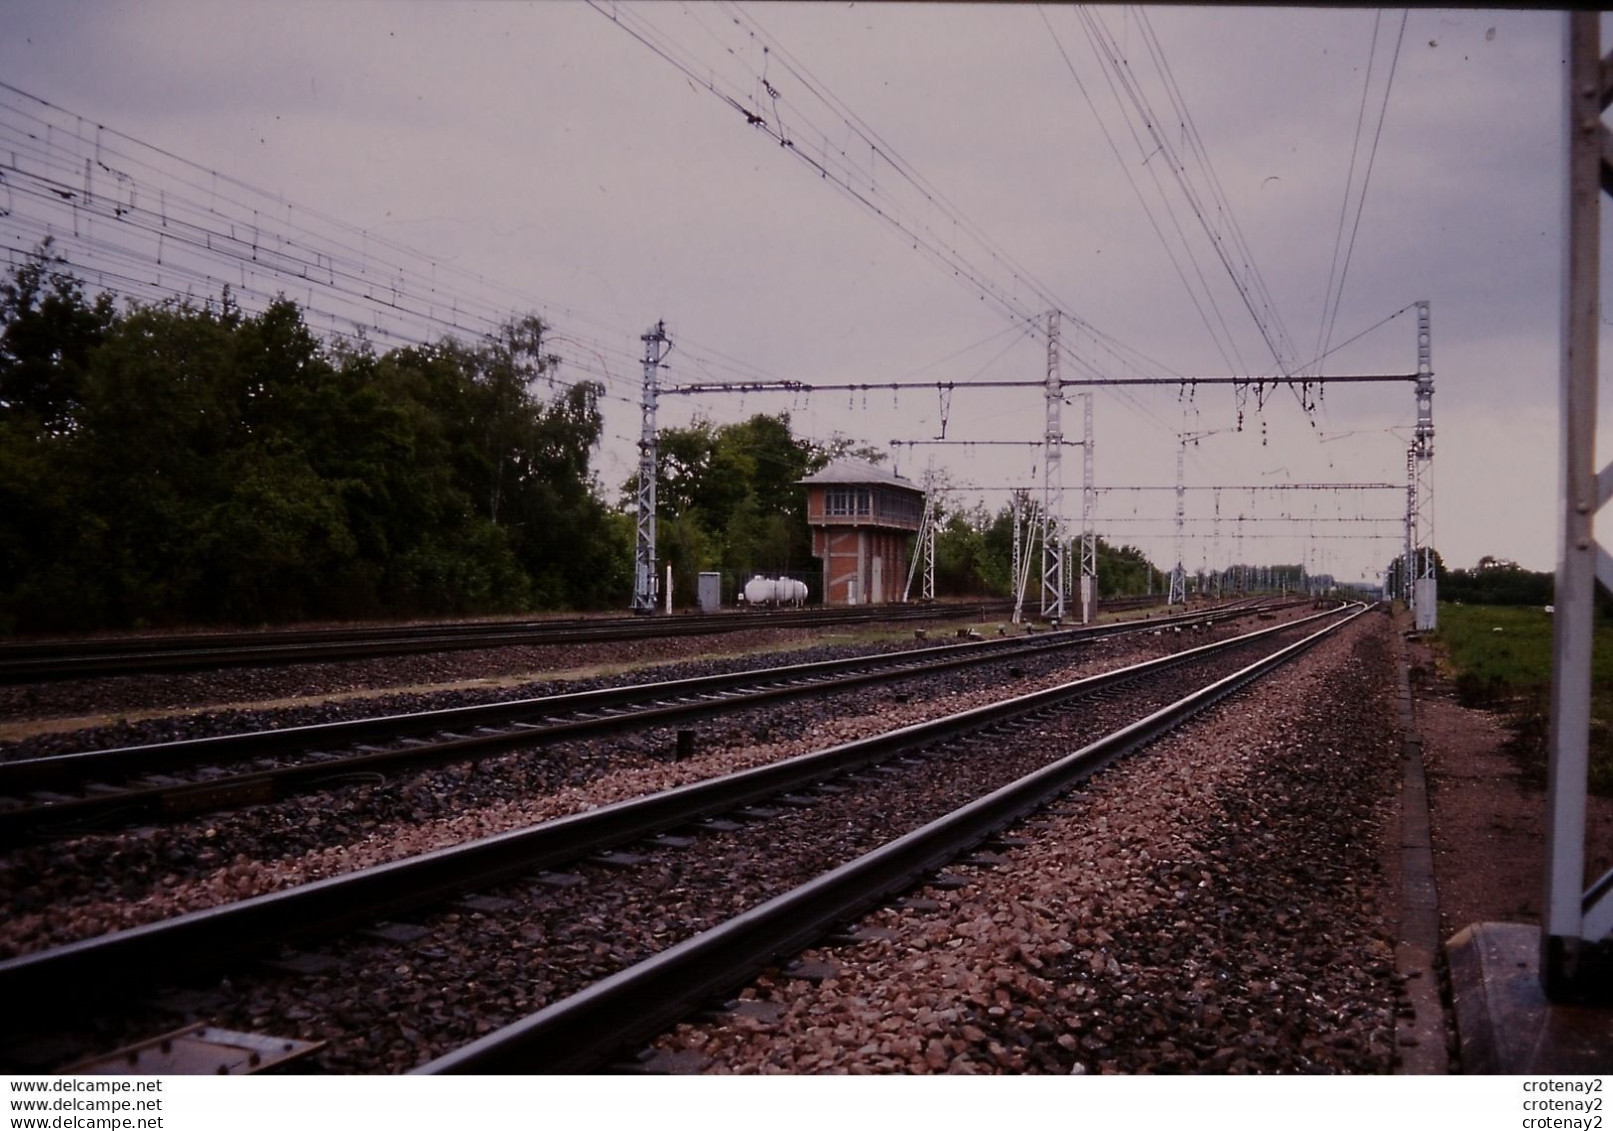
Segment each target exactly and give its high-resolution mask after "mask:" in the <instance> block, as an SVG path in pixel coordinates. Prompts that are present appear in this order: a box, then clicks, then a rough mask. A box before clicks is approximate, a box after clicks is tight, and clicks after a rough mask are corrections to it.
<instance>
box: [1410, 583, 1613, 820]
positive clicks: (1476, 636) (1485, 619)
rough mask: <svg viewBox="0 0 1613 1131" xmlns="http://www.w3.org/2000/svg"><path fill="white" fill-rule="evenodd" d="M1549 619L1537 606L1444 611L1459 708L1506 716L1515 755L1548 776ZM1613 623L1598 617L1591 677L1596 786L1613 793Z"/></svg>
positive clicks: (1443, 630)
mask: <svg viewBox="0 0 1613 1131" xmlns="http://www.w3.org/2000/svg"><path fill="white" fill-rule="evenodd" d="M1551 635H1552V618H1551V615H1550V614H1548V613H1546V612H1545V611H1544V610H1542V609H1540V608H1538V607H1534V606H1531V607H1527V608H1519V607H1514V606H1504V605H1451V604H1446V603H1443V602H1442V603H1441V604H1440V606H1439V631H1438V633H1437V634H1436V639H1437V640H1438V642H1439V644H1440V645H1441V647H1442V649H1443V651H1444V653H1445V656H1446V661H1447V663H1448V664H1449V671H1450V675H1451V678H1452V680H1453V682H1454V683H1455V685H1456V692H1457V696H1458V697H1459V698H1460V699H1461V701H1462V703H1463V704H1465V705H1467V706H1473V707H1486V708H1490V709H1493V710H1500V711H1504V712H1505V713H1506V714H1507V715H1508V716H1509V719H1510V721H1511V724H1512V728H1513V731H1514V734H1515V736H1516V738H1515V740H1514V742H1513V751H1514V753H1515V754H1516V755H1517V756H1518V757H1519V758H1520V759H1521V760H1522V762H1523V765H1524V767H1525V769H1527V770H1528V771H1529V773H1530V775H1531V776H1532V777H1535V778H1536V780H1538V781H1540V782H1542V783H1543V782H1544V781H1545V778H1546V737H1547V730H1548V724H1549V719H1550V711H1551V705H1550V703H1551V700H1550V693H1551ZM1610 722H1613V624H1610V623H1609V622H1607V621H1606V620H1600V621H1598V623H1597V629H1596V648H1595V656H1594V661H1593V667H1592V678H1591V789H1592V790H1593V791H1594V792H1597V793H1606V794H1613V735H1610V732H1609V724H1610Z"/></svg>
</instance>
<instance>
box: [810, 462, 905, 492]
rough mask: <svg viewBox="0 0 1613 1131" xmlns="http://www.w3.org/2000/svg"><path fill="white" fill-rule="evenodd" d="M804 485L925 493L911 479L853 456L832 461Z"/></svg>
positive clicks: (811, 476)
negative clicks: (856, 486)
mask: <svg viewBox="0 0 1613 1131" xmlns="http://www.w3.org/2000/svg"><path fill="white" fill-rule="evenodd" d="M801 482H802V483H855V484H857V485H859V486H878V487H900V488H901V489H903V490H904V491H916V492H919V493H923V490H924V489H923V488H922V487H920V486H919V485H918V484H916V483H914V482H913V481H912V480H911V479H903V478H902V477H901V476H900V475H897V474H896V473H895V472H893V471H887V470H886V469H885V468H883V467H880V466H879V465H878V464H877V463H870V462H869V461H868V460H865V459H857V458H855V457H853V456H842V457H841V458H839V459H836V460H831V461H830V462H829V465H828V466H827V467H825V468H824V469H823V470H822V471H820V472H818V473H817V474H816V475H809V476H807V477H806V478H805V479H803V480H801Z"/></svg>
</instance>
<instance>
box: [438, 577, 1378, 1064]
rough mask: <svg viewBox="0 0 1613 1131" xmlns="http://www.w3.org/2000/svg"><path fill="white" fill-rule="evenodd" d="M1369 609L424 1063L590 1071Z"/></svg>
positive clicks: (896, 891)
mask: <svg viewBox="0 0 1613 1131" xmlns="http://www.w3.org/2000/svg"><path fill="white" fill-rule="evenodd" d="M1365 611H1366V610H1365V608H1363V609H1361V610H1360V611H1359V612H1357V613H1355V614H1353V615H1352V616H1350V617H1349V618H1347V619H1345V620H1342V621H1339V622H1336V623H1335V624H1332V625H1330V626H1328V627H1327V628H1324V629H1322V630H1320V631H1318V632H1316V633H1314V634H1312V635H1310V636H1308V637H1306V638H1305V639H1303V640H1300V641H1298V642H1296V643H1294V644H1291V645H1289V646H1287V647H1285V648H1283V649H1281V650H1279V651H1277V652H1274V653H1272V654H1271V655H1269V656H1266V657H1264V658H1263V659H1261V660H1258V661H1256V662H1255V663H1253V664H1250V665H1249V666H1247V667H1245V668H1243V669H1242V670H1241V671H1238V672H1235V673H1234V674H1232V675H1230V676H1227V677H1225V678H1224V679H1221V680H1218V681H1216V682H1215V683H1213V684H1211V685H1209V686H1208V687H1205V688H1202V689H1200V690H1199V691H1195V692H1193V693H1192V694H1190V695H1187V696H1185V697H1183V698H1182V699H1180V700H1178V701H1177V702H1175V703H1173V704H1171V705H1169V706H1167V707H1164V708H1162V709H1160V710H1158V711H1156V712H1154V713H1153V714H1151V715H1149V716H1148V717H1146V718H1144V719H1141V720H1139V721H1137V722H1135V723H1132V724H1131V725H1129V726H1126V727H1123V728H1121V729H1120V730H1117V731H1115V732H1114V733H1112V734H1110V735H1108V736H1107V737H1105V738H1102V739H1099V740H1098V741H1096V742H1093V743H1089V744H1088V745H1086V746H1084V747H1082V748H1081V749H1080V750H1077V751H1075V752H1074V753H1073V754H1069V755H1066V756H1065V757H1064V758H1061V759H1060V760H1059V761H1057V762H1054V763H1051V764H1050V765H1047V766H1044V767H1043V768H1042V769H1039V770H1036V771H1034V772H1033V773H1030V774H1028V775H1026V776H1025V777H1023V778H1021V779H1019V780H1018V781H1016V782H1012V783H1010V784H1009V785H1006V786H1004V787H1002V788H1000V789H998V790H996V791H994V792H992V793H990V794H987V795H986V796H984V797H982V798H979V799H978V800H976V801H973V802H970V803H969V804H967V805H964V806H963V807H961V808H959V809H957V810H955V811H953V812H952V813H950V814H948V815H947V816H945V817H942V818H939V819H937V820H935V821H932V822H931V823H930V824H928V825H925V826H924V827H922V828H919V829H916V830H914V831H913V832H910V833H908V834H906V835H904V836H901V837H898V838H897V839H896V840H893V841H891V842H890V843H889V844H886V845H884V846H882V847H880V848H878V849H875V850H873V851H872V852H869V853H866V854H865V855H863V856H860V857H858V858H857V859H856V860H853V861H850V862H849V863H846V864H844V865H842V866H840V867H838V868H835V869H834V870H832V871H830V872H827V873H825V874H824V875H822V876H820V877H818V878H817V879H815V880H811V881H809V882H807V883H805V884H803V885H801V886H800V887H797V888H795V889H794V890H792V891H789V892H786V893H785V894H783V895H780V896H777V897H775V898H773V899H771V900H768V901H767V902H766V903H763V904H760V905H758V906H756V907H754V908H752V909H750V910H748V911H745V912H743V913H741V914H740V915H737V916H735V917H734V918H733V919H731V920H729V921H728V922H726V923H724V924H722V925H720V926H717V927H714V928H711V929H710V930H707V931H705V932H703V933H701V934H699V935H696V936H694V937H693V938H690V939H686V940H685V941H683V942H681V943H678V944H676V945H674V946H672V947H670V948H668V949H667V950H665V951H662V952H661V953H659V954H657V955H655V956H654V957H652V958H648V959H646V960H644V961H643V962H640V963H637V964H636V965H634V966H630V967H628V968H627V969H625V970H622V971H619V972H618V973H616V974H614V975H611V976H610V977H607V978H605V979H603V980H601V981H599V982H596V983H595V984H594V985H592V986H590V987H588V988H587V989H585V990H583V991H581V992H580V993H578V994H575V995H573V996H571V997H569V998H566V999H564V1000H562V1001H559V1002H555V1003H554V1004H552V1005H550V1006H548V1007H546V1008H544V1009H542V1010H539V1011H538V1012H537V1013H534V1014H532V1015H530V1016H528V1017H526V1018H524V1019H522V1020H520V1021H517V1022H515V1023H513V1024H511V1025H507V1026H505V1027H504V1028H502V1029H499V1030H497V1031H495V1032H493V1033H489V1034H488V1035H487V1036H485V1037H482V1038H480V1039H478V1040H476V1041H473V1042H472V1043H470V1044H468V1045H465V1046H464V1047H462V1048H459V1049H456V1050H455V1051H453V1052H451V1053H448V1054H446V1055H444V1056H441V1057H438V1058H437V1059H436V1060H434V1061H431V1062H430V1063H429V1064H426V1065H423V1066H422V1067H420V1068H419V1069H416V1072H417V1073H420V1074H426V1075H437V1074H448V1073H468V1072H476V1073H494V1072H545V1073H547V1072H583V1071H588V1070H591V1069H595V1068H598V1067H600V1066H601V1065H602V1064H604V1063H606V1062H607V1061H608V1060H609V1058H610V1057H611V1056H613V1055H615V1054H616V1053H618V1052H619V1051H620V1050H622V1049H624V1048H627V1047H629V1046H631V1045H632V1044H633V1043H634V1042H637V1041H642V1040H645V1039H647V1038H649V1037H651V1036H653V1035H654V1034H656V1033H658V1032H660V1031H661V1030H662V1029H664V1028H665V1027H666V1026H667V1025H669V1024H672V1023H673V1022H675V1021H677V1020H678V1019H679V1018H681V1017H684V1016H686V1015H687V1014H689V1013H690V1012H692V1011H693V1010H695V1009H696V1008H698V1007H699V1006H701V1005H702V1004H704V1003H706V1002H709V1001H711V1000H712V999H713V998H715V997H716V996H717V995H718V994H721V993H723V992H725V991H728V990H730V989H732V988H733V987H735V986H736V985H740V984H742V983H743V982H744V981H746V980H747V979H749V978H750V977H752V976H754V975H755V974H756V973H757V972H759V971H760V970H762V969H763V968H765V967H766V966H767V965H768V964H769V963H771V962H774V961H775V960H777V959H779V958H780V957H782V956H785V955H788V954H791V953H794V952H795V951H797V950H799V949H801V948H802V947H804V946H806V945H808V944H810V943H811V942H813V941H815V940H816V939H818V938H820V937H822V936H823V935H824V934H826V933H828V932H829V931H830V930H831V929H833V928H835V927H836V926H838V925H839V924H842V923H844V922H846V921H848V920H849V919H851V918H853V917H854V916H856V915H858V914H860V913H862V912H863V911H866V910H867V909H868V908H870V907H873V906H875V905H877V904H879V903H881V902H883V901H884V900H886V899H889V898H890V897H892V896H894V895H898V894H900V893H901V892H904V891H907V890H908V889H910V888H911V887H913V886H914V885H915V884H916V883H918V882H919V881H920V880H921V879H922V878H923V877H924V876H926V875H928V874H930V873H932V872H933V871H935V870H936V869H937V868H939V867H940V866H942V865H943V864H945V863H946V862H948V861H949V860H952V859H954V858H955V857H957V856H958V855H960V854H961V853H963V852H966V851H968V850H969V849H971V848H974V847H975V846H976V845H978V844H980V843H981V842H982V841H984V840H986V839H987V838H988V837H990V836H992V835H994V834H996V833H998V832H1000V831H1001V830H1002V829H1004V828H1006V827H1007V826H1009V825H1011V824H1013V823H1014V822H1015V821H1018V820H1020V819H1022V818H1023V817H1025V816H1027V815H1029V814H1030V813H1032V812H1034V811H1035V810H1037V809H1038V808H1040V807H1042V806H1043V805H1045V804H1047V803H1048V802H1049V801H1051V800H1053V799H1055V798H1057V797H1059V796H1061V795H1062V794H1064V793H1065V792H1066V791H1068V790H1069V789H1070V788H1071V787H1072V786H1074V785H1076V784H1077V783H1079V782H1080V781H1082V780H1084V779H1085V778H1087V777H1089V776H1091V775H1092V774H1093V773H1095V772H1096V771H1097V770H1099V769H1101V768H1102V767H1103V766H1105V765H1108V764H1109V763H1110V762H1113V761H1114V760H1115V759H1117V758H1119V757H1122V756H1123V755H1125V754H1128V753H1130V752H1131V751H1133V750H1136V749H1137V748H1139V747H1141V746H1144V745H1146V744H1148V743H1150V742H1153V741H1154V740H1155V739H1157V738H1158V737H1160V736H1161V735H1163V734H1164V733H1166V732H1167V731H1169V730H1171V729H1173V728H1175V727H1178V726H1180V725H1181V724H1182V723H1183V722H1184V721H1185V720H1187V719H1188V718H1190V717H1192V716H1193V715H1195V714H1197V713H1199V712H1200V711H1202V710H1204V709H1205V708H1207V707H1209V706H1210V705H1212V704H1214V703H1216V702H1218V701H1220V700H1221V699H1223V698H1225V697H1226V696H1228V695H1231V694H1232V693H1234V692H1235V691H1237V690H1239V689H1241V688H1242V687H1244V686H1246V685H1247V684H1249V683H1250V682H1252V681H1254V680H1255V679H1258V678H1260V677H1261V676H1262V675H1265V674H1266V673H1268V672H1270V671H1271V670H1273V669H1274V668H1276V667H1278V666H1279V665H1281V664H1283V663H1286V662H1287V661H1288V660H1290V659H1293V658H1294V657H1295V656H1297V655H1299V654H1300V653H1301V652H1303V651H1305V650H1306V649H1308V648H1310V647H1311V646H1313V645H1314V644H1316V643H1317V642H1318V641H1319V640H1321V639H1322V638H1323V637H1325V636H1327V635H1328V634H1329V633H1331V632H1334V631H1336V630H1337V629H1339V628H1341V627H1342V626H1343V625H1345V624H1348V623H1350V621H1353V620H1354V619H1355V618H1356V617H1357V616H1360V615H1361V612H1365Z"/></svg>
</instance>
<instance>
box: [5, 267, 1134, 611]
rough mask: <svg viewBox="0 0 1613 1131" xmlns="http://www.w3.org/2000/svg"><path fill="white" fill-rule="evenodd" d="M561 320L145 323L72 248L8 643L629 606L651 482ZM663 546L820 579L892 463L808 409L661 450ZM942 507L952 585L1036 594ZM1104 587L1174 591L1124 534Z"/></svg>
mask: <svg viewBox="0 0 1613 1131" xmlns="http://www.w3.org/2000/svg"><path fill="white" fill-rule="evenodd" d="M544 334H545V328H544V326H543V324H542V323H541V322H540V321H539V320H538V319H536V318H533V317H527V318H520V319H516V320H513V321H511V322H510V323H509V324H507V325H506V326H504V327H503V328H502V329H501V331H500V332H499V333H498V334H496V335H493V336H490V337H488V338H487V339H485V340H482V341H479V342H475V343H463V342H460V341H457V340H455V339H453V338H444V339H442V340H440V341H438V342H436V343H435V344H431V345H420V346H406V347H400V348H395V349H390V350H387V351H384V352H381V351H378V350H376V349H375V348H373V347H372V346H371V345H369V344H368V343H366V342H364V341H363V340H358V341H336V342H326V341H322V340H321V339H320V338H319V337H317V336H316V335H315V334H313V333H312V332H311V331H310V330H309V329H308V327H307V325H306V324H305V322H304V320H303V317H302V313H301V311H300V310H299V308H298V307H297V306H296V304H294V303H292V302H290V301H288V300H286V299H284V298H282V299H280V300H277V301H275V302H274V303H272V304H270V305H269V306H268V308H267V309H265V310H263V311H262V312H261V313H258V314H248V313H246V312H244V311H242V310H241V309H240V308H239V307H238V306H237V305H236V304H235V303H234V302H233V301H232V299H231V297H230V294H229V291H228V290H227V289H226V290H225V292H224V293H223V294H222V295H221V296H220V298H219V299H218V300H217V301H209V302H206V303H203V304H200V305H197V304H194V303H188V302H170V303H165V304H160V305H144V304H129V305H127V306H125V307H123V308H121V309H120V308H118V307H117V306H115V305H114V303H113V302H112V300H111V299H110V298H109V297H107V296H105V295H97V296H94V297H90V296H89V295H88V294H87V293H86V288H85V286H84V284H83V283H82V282H81V281H80V280H78V279H76V278H75V277H73V276H72V275H71V274H70V273H69V272H68V271H67V270H66V269H65V267H64V265H63V264H62V263H61V262H60V261H58V260H55V259H53V258H52V257H51V255H50V254H49V247H48V244H47V245H46V246H45V247H42V248H41V249H40V251H39V252H38V253H37V254H36V255H35V256H33V257H32V258H30V259H29V260H28V261H27V262H25V263H24V264H23V265H21V266H20V267H17V268H16V269H14V270H13V272H12V273H11V276H10V277H9V278H8V279H7V280H6V281H4V282H3V283H0V632H5V633H19V632H51V631H84V630H96V629H121V628H141V627H171V626H180V625H254V624H264V623H285V622H292V621H300V620H349V619H365V618H374V617H383V616H384V617H409V616H443V615H468V614H482V613H515V612H526V611H536V610H551V609H552V610H568V609H621V608H625V607H626V605H627V602H628V596H629V594H630V592H631V588H632V560H633V539H634V525H635V524H634V515H633V499H634V496H635V490H634V487H635V485H634V484H633V483H631V482H629V483H626V484H622V485H620V486H619V487H618V489H617V491H616V497H615V498H614V499H609V498H607V494H608V493H607V491H606V490H605V489H604V488H603V487H602V486H601V484H599V483H598V481H597V479H596V478H595V475H594V472H593V470H592V467H591V459H592V456H593V454H594V452H595V450H596V449H597V446H598V444H599V440H600V437H601V434H602V430H603V419H602V416H601V412H600V408H599V398H600V397H601V395H602V393H603V389H602V388H601V386H599V385H598V384H597V383H594V382H589V381H584V382H580V383H577V384H572V385H565V384H562V383H560V382H558V381H557V380H556V368H557V366H558V360H557V359H556V358H555V357H554V356H552V355H550V354H549V353H547V352H546V349H545V341H544ZM658 444H659V451H660V460H659V464H658V485H657V495H658V502H659V507H658V510H659V512H660V515H659V523H658V527H659V529H658V539H657V542H658V546H657V555H658V558H659V560H660V561H661V562H662V563H663V565H664V566H665V565H670V566H671V567H672V569H673V572H674V577H675V583H674V589H675V593H676V594H677V595H678V596H679V597H680V598H682V603H684V604H688V603H691V602H692V600H693V597H694V594H695V575H696V574H698V573H700V572H705V571H710V570H716V571H720V572H723V573H725V574H726V575H728V576H729V577H730V578H731V579H732V580H733V581H734V582H736V583H738V584H742V583H743V579H745V578H747V577H749V576H751V575H752V574H756V573H762V574H768V575H770V576H793V577H797V578H800V579H803V580H815V578H816V574H817V571H818V569H819V564H818V562H817V561H816V559H814V558H813V557H812V555H811V536H810V531H809V529H808V527H807V523H806V495H805V490H804V489H803V488H802V487H801V486H800V481H801V480H802V479H803V478H805V477H806V476H808V475H810V474H812V473H813V472H816V471H818V470H821V469H822V468H823V467H824V466H825V465H826V464H827V463H828V462H829V461H830V460H832V459H834V458H835V457H837V456H840V455H845V454H850V455H855V456H858V457H861V458H864V459H869V460H873V461H875V462H879V461H880V460H882V459H883V455H884V453H882V452H879V451H876V450H873V449H870V448H867V447H861V446H858V445H857V443H856V442H855V441H853V440H850V439H847V438H845V437H843V436H835V437H833V438H832V439H831V440H829V441H827V442H819V441H813V440H808V439H804V438H802V437H798V436H796V435H794V433H793V431H792V428H791V423H790V418H789V415H788V414H779V415H765V414H758V415H755V416H752V417H751V418H749V419H748V420H745V421H742V422H739V423H734V424H725V425H716V424H713V423H711V422H710V421H706V420H696V421H695V422H694V423H693V424H691V425H688V426H686V427H672V428H663V429H661V430H660V432H659V433H658ZM949 494H950V493H949V492H946V491H943V492H942V494H941V499H940V507H939V510H938V527H937V564H936V571H937V579H936V580H937V589H938V592H939V593H940V594H941V595H944V596H951V595H957V596H964V595H967V596H977V595H996V596H1006V595H1008V594H1010V593H1011V592H1012V590H1013V579H1012V577H1011V573H1012V545H1013V521H1014V520H1013V514H1012V510H1011V509H1010V508H1008V507H1004V508H1002V509H1001V510H999V511H996V512H989V511H987V510H986V509H985V508H983V507H976V508H974V509H967V508H960V507H954V506H952V505H951V504H950V503H949V502H948V501H947V500H948V497H949ZM1097 553H1098V576H1099V589H1100V595H1102V596H1116V595H1129V594H1140V593H1145V592H1149V591H1157V590H1158V589H1159V588H1160V587H1162V586H1163V585H1164V575H1163V574H1162V573H1161V572H1160V571H1159V570H1158V569H1157V568H1156V567H1155V566H1154V565H1153V563H1151V562H1149V560H1148V559H1147V558H1146V556H1145V555H1144V554H1143V553H1142V551H1140V550H1138V549H1137V548H1135V547H1133V546H1114V545H1111V544H1110V543H1108V542H1107V541H1105V540H1103V539H1102V538H1100V539H1099V540H1098V544H1097Z"/></svg>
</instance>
